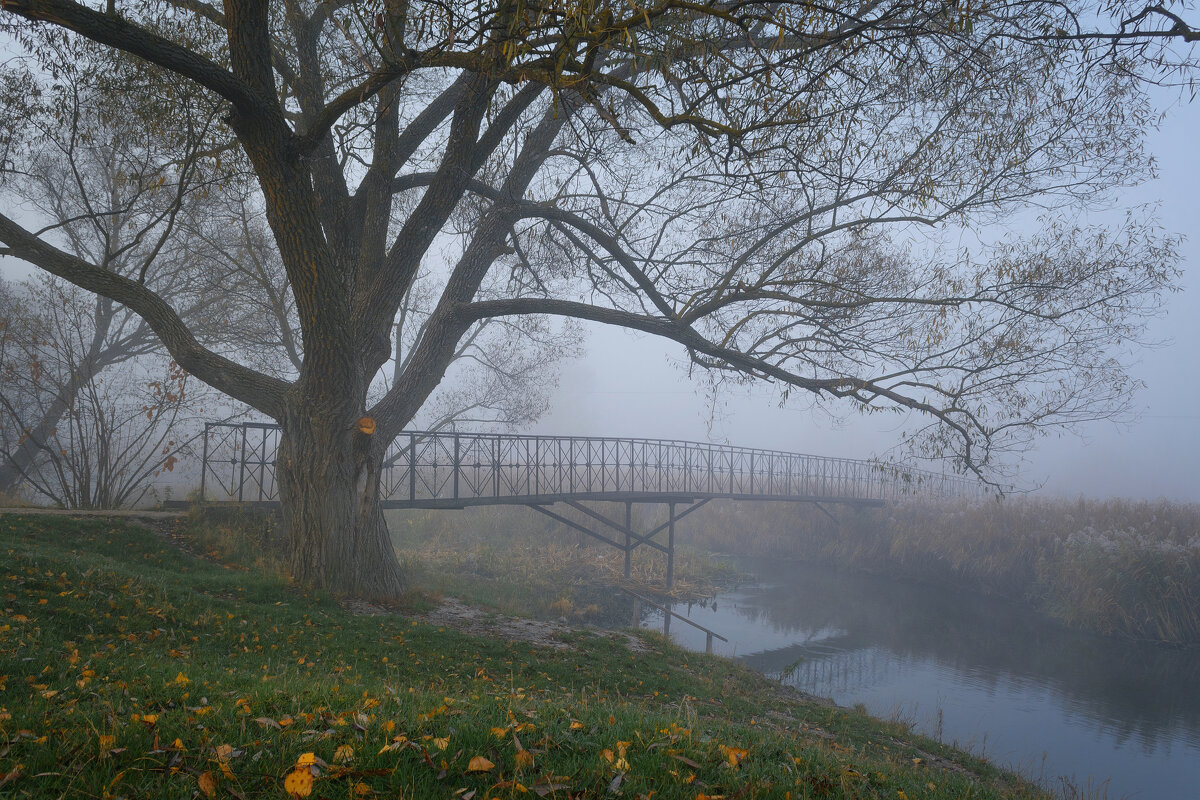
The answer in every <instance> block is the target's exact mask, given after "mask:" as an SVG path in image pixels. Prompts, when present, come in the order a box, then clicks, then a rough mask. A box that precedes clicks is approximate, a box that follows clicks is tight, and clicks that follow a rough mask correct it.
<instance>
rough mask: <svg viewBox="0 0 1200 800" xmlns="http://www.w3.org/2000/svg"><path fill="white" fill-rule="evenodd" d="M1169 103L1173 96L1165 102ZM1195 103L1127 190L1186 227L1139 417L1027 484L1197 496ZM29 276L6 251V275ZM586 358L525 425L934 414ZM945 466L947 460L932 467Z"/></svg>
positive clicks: (834, 450)
mask: <svg viewBox="0 0 1200 800" xmlns="http://www.w3.org/2000/svg"><path fill="white" fill-rule="evenodd" d="M1163 102H1164V103H1167V102H1169V99H1164V100H1163ZM1197 130H1200V104H1197V103H1196V102H1193V103H1190V104H1188V103H1182V104H1180V103H1177V104H1176V105H1175V106H1174V107H1173V108H1171V110H1170V111H1169V112H1167V114H1166V116H1165V117H1164V121H1163V124H1162V126H1161V128H1160V129H1159V130H1158V131H1156V132H1152V133H1151V134H1149V136H1148V149H1149V151H1150V152H1151V153H1153V154H1154V156H1155V158H1156V161H1157V163H1158V169H1159V173H1160V175H1159V177H1158V179H1156V180H1154V181H1151V182H1149V183H1147V184H1145V185H1143V186H1140V187H1137V188H1136V189H1135V190H1133V191H1132V192H1130V193H1129V195H1128V197H1127V200H1129V201H1131V202H1132V203H1138V204H1158V205H1159V212H1158V216H1159V221H1160V223H1161V225H1162V227H1163V228H1164V229H1165V230H1166V231H1168V232H1171V233H1179V234H1183V235H1184V236H1185V237H1187V238H1186V239H1185V241H1184V243H1183V246H1182V248H1181V253H1182V256H1183V258H1182V263H1181V268H1182V270H1183V275H1182V278H1181V279H1180V281H1179V282H1178V288H1179V289H1180V291H1179V292H1177V293H1175V294H1172V295H1171V296H1169V297H1168V298H1167V299H1166V303H1165V308H1166V313H1165V314H1164V315H1163V316H1162V318H1160V319H1158V320H1155V321H1153V322H1152V323H1151V325H1150V326H1149V331H1148V336H1147V339H1148V340H1149V341H1151V342H1155V343H1156V344H1155V345H1154V346H1152V347H1146V348H1137V349H1134V350H1131V351H1130V352H1128V353H1126V354H1125V355H1124V358H1125V360H1126V361H1127V362H1129V363H1131V364H1132V367H1131V372H1132V374H1133V375H1134V376H1135V377H1136V378H1137V379H1139V380H1140V381H1142V382H1143V383H1144V384H1146V386H1145V388H1144V389H1143V390H1142V391H1141V392H1139V394H1138V396H1137V398H1136V400H1135V407H1136V409H1137V416H1136V418H1135V419H1132V420H1131V421H1128V422H1124V423H1120V424H1117V423H1113V422H1110V421H1105V422H1098V423H1093V424H1089V425H1083V426H1080V427H1079V428H1077V429H1075V430H1072V431H1066V430H1064V431H1061V432H1059V433H1058V434H1051V435H1050V436H1047V437H1045V438H1043V439H1042V440H1040V441H1039V442H1038V444H1037V446H1036V447H1035V449H1033V450H1032V451H1030V452H1028V453H1026V454H1025V455H1024V457H1023V461H1021V462H1019V463H1018V468H1017V470H1016V478H1015V482H1016V483H1017V485H1018V488H1020V489H1022V490H1032V491H1037V492H1040V493H1044V494H1051V495H1059V496H1068V497H1071V496H1076V495H1085V496H1089V497H1128V498H1144V499H1157V498H1165V499H1169V500H1178V501H1191V502H1200V480H1198V478H1200V447H1198V445H1200V408H1198V407H1197V403H1196V389H1197V386H1196V382H1197V379H1196V372H1197V367H1198V366H1200V355H1198V348H1200V292H1198V291H1197V283H1198V282H1197V278H1196V276H1197V270H1198V269H1200V238H1197V237H1196V235H1195V232H1196V231H1197V230H1198V229H1200V201H1197V199H1196V197H1195V191H1196V185H1197V183H1198V182H1200V152H1198V151H1197V148H1196V147H1195V146H1194V139H1195V131H1197ZM33 273H34V270H33V269H31V268H30V267H29V266H28V265H27V264H25V263H24V262H21V261H18V260H16V259H13V258H5V257H3V256H0V277H3V278H5V279H7V280H21V279H24V278H26V277H28V276H30V275H32V274H33ZM587 333H588V338H587V343H586V348H587V354H586V356H585V357H583V358H580V359H577V360H572V361H568V362H565V363H564V364H563V366H562V370H561V374H560V380H559V386H558V390H557V392H556V393H555V394H554V395H553V396H552V398H551V402H550V408H549V411H548V412H547V413H546V414H545V415H544V416H543V417H542V418H541V419H540V420H539V421H538V422H537V423H536V424H535V425H534V426H533V427H532V428H531V429H530V432H536V433H544V434H556V435H571V434H578V435H593V436H636V437H646V438H668V439H687V440H694V441H712V442H721V443H728V444H735V445H741V446H748V447H769V448H776V449H781V450H790V451H794V452H802V453H812V454H816V455H826V456H838V457H848V458H872V457H878V456H886V455H889V454H890V455H896V456H902V455H903V451H902V450H900V449H898V448H900V447H901V446H902V433H903V431H905V430H906V429H908V430H916V429H918V428H920V427H922V426H923V425H925V424H926V423H927V421H926V420H924V419H922V418H921V417H920V416H919V415H917V414H913V413H899V414H898V413H890V412H889V413H882V414H877V415H871V416H866V415H862V414H859V413H857V412H855V411H854V410H853V409H852V408H850V406H849V404H841V405H838V404H831V405H829V406H827V407H823V408H814V407H813V406H812V403H811V400H810V399H809V398H805V397H804V396H802V395H797V394H793V396H792V399H791V401H790V402H789V403H788V404H787V405H786V406H783V407H781V405H780V402H779V392H778V390H777V389H776V388H774V387H771V386H769V385H761V384H756V385H743V386H735V387H732V388H725V389H723V390H722V391H721V392H720V393H719V394H718V395H717V398H716V402H715V403H714V402H712V400H711V398H710V393H709V392H708V391H707V389H706V383H705V381H704V379H703V376H702V375H696V376H689V370H688V365H687V362H686V353H685V352H684V351H683V348H682V347H680V346H678V345H676V344H674V343H672V342H667V341H665V340H661V339H657V338H655V337H651V336H646V335H642V334H636V333H632V332H628V331H624V330H620V329H615V328H609V327H605V326H600V325H591V326H590V327H588V328H587ZM927 466H929V467H931V468H932V469H935V470H937V469H940V467H939V465H937V464H932V465H927Z"/></svg>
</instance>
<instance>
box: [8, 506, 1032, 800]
mask: <svg viewBox="0 0 1200 800" xmlns="http://www.w3.org/2000/svg"><path fill="white" fill-rule="evenodd" d="M0 552H3V553H4V567H3V571H4V587H5V589H4V591H5V594H4V602H3V619H2V620H0V676H3V677H2V678H0V796H3V797H6V798H8V797H13V798H24V797H29V798H36V797H68V798H74V797H78V798H84V797H86V798H101V797H103V798H117V797H129V798H140V797H145V798H171V797H179V798H184V797H186V798H195V797H202V798H216V797H222V798H223V797H232V798H278V799H280V800H283V799H284V798H287V797H288V794H289V791H291V792H292V793H293V795H294V796H304V795H309V796H312V797H328V798H333V797H345V798H369V797H408V798H425V797H447V798H449V797H459V798H464V800H467V799H469V798H475V799H476V800H484V799H485V798H491V797H501V798H509V797H530V796H537V797H559V798H567V797H604V796H614V797H616V796H623V797H628V798H635V797H649V796H651V795H653V797H655V798H688V800H695V799H696V798H701V797H721V796H724V797H730V798H732V797H788V796H791V797H855V798H905V797H908V798H917V797H922V798H933V799H934V800H936V799H938V798H962V797H972V798H1016V797H1022V798H1024V797H1044V796H1045V795H1044V794H1042V793H1041V792H1040V791H1039V790H1038V789H1036V788H1034V787H1031V786H1029V785H1027V784H1024V783H1022V782H1021V781H1019V780H1018V779H1016V778H1014V777H1012V776H1010V775H1007V774H1004V773H1001V772H999V771H997V770H995V769H994V768H992V767H991V766H989V765H988V764H986V763H984V762H982V761H979V760H977V759H974V758H971V757H969V756H966V755H963V754H961V753H957V752H955V751H953V750H951V749H949V748H945V747H942V746H941V745H938V744H936V743H934V742H930V741H927V740H924V739H921V738H919V737H914V736H911V735H909V734H908V733H907V732H906V731H905V730H904V729H902V728H900V727H898V726H896V725H890V724H887V723H882V722H879V721H876V720H873V719H871V718H869V717H866V716H864V715H861V714H858V713H856V712H854V711H850V710H844V709H837V708H831V707H828V706H824V705H822V704H819V703H816V702H811V701H809V700H807V699H805V698H803V697H800V696H798V695H795V694H793V693H789V692H787V691H785V690H783V689H782V688H780V687H778V686H776V685H774V684H772V683H770V682H768V681H767V680H765V679H763V678H761V677H759V676H758V675H756V674H755V673H753V672H751V671H749V670H747V669H743V668H741V667H740V666H738V665H737V664H735V663H733V662H731V661H728V660H725V659H720V658H712V657H705V656H700V655H696V654H693V653H687V652H684V651H681V650H678V649H677V648H675V647H673V646H671V645H670V644H669V643H668V642H665V641H663V640H662V639H661V638H657V637H653V636H648V637H646V638H643V639H641V640H635V643H636V642H637V641H640V642H641V644H640V645H639V649H641V650H643V652H636V651H635V650H634V649H631V647H630V646H629V643H628V642H627V641H626V638H625V637H624V636H621V635H611V636H610V635H605V634H602V633H599V632H595V631H589V630H573V631H567V632H563V633H561V634H559V635H558V636H557V637H556V638H555V639H554V641H550V642H544V643H543V644H542V645H535V644H532V643H529V642H525V641H521V640H520V639H518V638H516V637H513V636H505V637H492V636H486V635H485V636H479V635H475V636H468V635H466V634H463V633H461V632H458V631H456V630H454V629H451V628H449V627H445V626H435V625H431V624H428V623H426V622H423V621H421V617H420V616H419V614H417V613H416V612H415V611H414V610H413V609H409V610H408V611H406V612H405V611H401V612H400V613H388V614H379V615H373V616H368V615H356V614H351V613H349V612H347V611H345V610H344V609H343V608H341V607H340V606H338V605H337V604H335V603H333V602H332V601H330V600H329V599H327V598H319V597H309V596H304V595H302V594H300V593H298V592H296V591H295V590H293V589H291V588H289V586H288V585H287V582H286V580H285V579H284V578H282V577H281V576H278V575H272V574H270V573H269V572H268V573H266V574H264V573H263V572H261V571H259V570H253V571H250V570H242V569H235V568H232V567H229V566H222V565H220V564H218V563H215V562H213V561H210V560H206V559H201V558H196V557H192V556H189V555H185V554H184V553H182V552H181V551H180V550H179V549H177V548H176V547H175V546H173V545H172V544H170V543H167V542H166V541H164V539H163V538H162V537H160V536H159V535H156V534H154V533H151V532H148V531H146V530H144V529H141V528H138V527H134V526H129V525H126V524H124V523H118V522H113V521H107V520H97V519H89V520H76V519H67V518H48V517H47V518H38V517H33V516H20V515H6V516H0Z"/></svg>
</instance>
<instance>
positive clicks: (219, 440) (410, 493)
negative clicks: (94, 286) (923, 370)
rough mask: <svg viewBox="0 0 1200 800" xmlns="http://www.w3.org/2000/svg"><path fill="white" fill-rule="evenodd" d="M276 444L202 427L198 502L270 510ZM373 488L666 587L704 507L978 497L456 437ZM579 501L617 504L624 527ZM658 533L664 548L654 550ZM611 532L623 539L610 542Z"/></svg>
mask: <svg viewBox="0 0 1200 800" xmlns="http://www.w3.org/2000/svg"><path fill="white" fill-rule="evenodd" d="M279 437H280V428H279V426H278V425H274V424H270V423H259V422H241V423H209V424H207V425H205V430H204V449H203V471H202V477H201V484H200V489H201V491H200V493H201V498H202V499H203V500H205V501H208V502H222V501H235V502H243V503H256V504H275V503H278V501H279V495H278V489H277V484H276V481H275V453H276V451H277V449H278V446H279ZM381 480H382V486H381V491H380V494H381V497H382V504H383V506H384V508H397V509H408V508H443V509H453V508H466V507H468V506H482V505H501V504H504V505H525V506H529V507H530V508H532V509H534V510H536V511H538V512H540V513H542V514H545V515H546V516H549V517H551V518H553V519H555V520H557V521H559V522H561V523H563V524H564V525H567V526H569V527H571V528H574V529H576V530H579V531H581V532H583V533H585V534H587V535H589V536H592V537H594V538H597V539H600V540H601V541H604V542H606V543H608V544H610V545H612V546H613V547H617V548H619V549H622V550H624V551H625V570H626V576H627V577H628V574H629V558H630V554H631V552H632V551H633V550H634V549H635V548H637V547H639V546H641V545H645V546H648V547H651V548H654V549H657V550H660V551H662V552H663V553H665V554H666V555H667V560H668V566H667V583H668V586H669V585H670V584H671V583H672V576H673V564H674V551H675V542H674V539H675V536H674V534H675V523H676V522H677V521H679V520H680V519H682V518H683V517H684V516H686V515H688V514H690V513H691V512H693V511H695V510H697V509H698V508H700V507H701V506H703V505H704V504H705V503H707V502H709V501H710V500H714V499H720V498H728V499H733V500H776V501H792V502H811V503H816V504H818V506H819V507H821V509H822V510H823V511H825V508H824V505H822V504H835V503H836V504H845V505H852V506H877V505H883V504H885V503H887V502H891V501H898V500H902V499H929V500H933V499H959V498H963V499H975V498H978V497H980V496H981V495H982V489H981V486H980V484H979V483H978V482H976V481H974V480H971V479H967V478H963V477H961V476H956V475H944V474H940V473H936V472H931V471H928V470H922V469H916V468H913V467H908V466H903V465H895V464H885V463H881V462H877V461H868V460H860V459H851V458H830V457H826V456H813V455H803V454H800V453H789V452H785V451H781V450H765V449H758V448H749V447H732V446H729V445H719V444H707V443H702V442H686V441H676V440H667V439H624V438H610V437H585V436H530V435H516V434H505V433H467V432H461V431H437V432H429V431H405V432H403V433H401V434H400V435H399V436H397V437H396V438H395V439H394V440H393V441H392V442H391V444H390V445H389V447H388V450H387V453H386V455H385V458H384V468H383V473H382V479H381ZM588 502H618V503H624V504H625V514H624V520H623V521H622V520H621V519H613V518H612V517H611V516H609V515H608V514H606V513H603V512H602V511H599V510H597V509H596V508H594V507H592V506H589V505H585V503H588ZM634 503H659V504H665V505H666V506H667V508H668V519H667V521H666V522H664V523H663V524H661V525H659V526H657V527H655V528H653V529H652V530H649V531H636V530H634V529H633V526H632V507H633V504H634ZM556 504H564V505H565V506H567V507H568V508H570V509H573V513H572V514H571V515H570V516H565V515H564V514H563V513H560V512H559V510H555V509H553V508H552V507H553V506H555V505H556ZM681 505H682V506H683V508H682V509H681V510H678V511H677V508H678V507H679V506H681ZM562 510H563V511H566V509H562ZM825 513H826V514H828V513H829V512H828V511H825ZM572 517H573V518H572ZM597 523H598V524H599V526H600V527H601V529H602V530H603V532H601V531H597V530H596V524H597ZM664 530H665V531H667V533H668V536H667V542H666V543H665V544H662V543H660V542H658V541H655V537H656V536H657V535H658V534H659V533H661V532H663V531H664ZM613 532H615V533H616V534H618V537H620V536H623V539H622V538H615V539H614V538H611V534H612V533H613Z"/></svg>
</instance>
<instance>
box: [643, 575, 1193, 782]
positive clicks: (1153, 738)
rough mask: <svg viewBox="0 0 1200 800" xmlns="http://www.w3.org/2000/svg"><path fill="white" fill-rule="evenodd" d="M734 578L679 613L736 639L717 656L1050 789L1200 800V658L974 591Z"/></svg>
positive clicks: (686, 637)
mask: <svg viewBox="0 0 1200 800" xmlns="http://www.w3.org/2000/svg"><path fill="white" fill-rule="evenodd" d="M739 566H740V567H741V568H742V569H744V570H746V571H747V572H749V573H750V574H752V575H754V576H755V577H756V581H757V582H756V584H755V585H753V586H749V587H742V588H740V589H738V590H737V591H735V592H731V593H728V594H725V595H722V596H719V597H717V598H716V600H715V602H714V603H712V604H710V605H708V606H707V607H701V606H699V605H693V606H691V607H690V608H688V607H686V606H677V607H676V609H675V610H676V611H677V612H679V613H684V614H686V615H687V616H689V617H690V618H691V619H693V620H695V621H696V622H697V623H699V624H701V625H704V626H705V627H707V628H710V629H712V630H714V631H716V632H717V633H719V634H721V635H723V636H726V637H727V638H728V639H729V642H728V643H727V644H725V643H722V642H720V641H717V642H715V643H714V645H715V646H714V650H715V652H718V653H722V654H725V655H730V656H734V657H736V658H739V659H741V660H742V661H744V662H745V663H746V664H748V665H750V666H752V667H754V668H755V669H757V670H759V671H761V672H763V673H766V674H768V675H772V676H775V677H778V678H780V679H781V680H783V681H785V682H786V683H789V684H791V685H793V686H796V687H797V688H799V689H802V690H804V691H806V692H810V693H812V694H815V695H819V696H822V697H829V698H832V699H833V700H834V701H836V702H837V703H838V704H840V705H844V706H852V705H855V704H857V703H861V704H863V705H864V706H865V707H866V708H867V710H868V711H870V712H871V713H872V714H874V715H875V716H879V717H884V718H898V719H900V720H903V721H906V722H910V723H912V724H913V725H914V726H915V729H916V730H918V731H919V732H921V733H924V734H926V735H929V736H932V737H934V738H939V739H941V740H942V741H945V742H951V743H955V744H957V745H959V746H960V747H963V748H965V749H967V750H969V751H971V752H974V753H976V754H982V755H984V756H986V757H987V758H988V759H990V760H992V761H993V762H995V763H998V764H1004V765H1007V766H1009V767H1011V768H1013V769H1016V770H1018V771H1020V772H1021V773H1022V774H1024V775H1026V776H1027V777H1031V778H1033V779H1036V780H1039V781H1041V782H1042V783H1044V784H1045V785H1047V786H1048V787H1050V788H1054V789H1059V790H1061V789H1063V788H1064V786H1065V785H1067V784H1070V785H1073V786H1075V787H1077V788H1079V789H1089V790H1090V792H1091V793H1085V794H1083V795H1082V796H1086V797H1104V796H1107V797H1109V798H1120V797H1131V798H1146V799H1148V800H1150V799H1152V800H1174V799H1175V798H1179V800H1191V799H1192V798H1200V650H1196V649H1191V650H1185V649H1173V648H1166V647H1160V646H1156V645H1152V644H1142V643H1136V642H1123V641H1119V640H1114V639H1109V638H1106V637H1101V636H1095V635H1091V634H1085V633H1079V632H1075V631H1069V630H1065V629H1063V628H1062V627H1060V626H1057V625H1055V624H1053V623H1050V622H1048V621H1046V620H1044V619H1042V618H1040V617H1038V616H1037V615H1035V614H1032V613H1030V612H1029V611H1028V610H1026V609H1023V608H1020V607H1017V606H1015V605H1014V604H1011V603H1007V602H1004V601H1000V600H994V599H988V598H981V597H977V596H975V595H972V594H970V593H968V592H962V591H953V590H944V589H930V588H928V587H922V586H914V585H913V584H910V583H905V582H900V581H893V580H887V579H881V578H878V577H870V576H864V575H860V574H857V573H853V572H846V571H839V570H834V569H830V568H828V567H813V566H807V565H804V564H799V563H786V562H780V561H767V560H749V559H748V560H744V561H740V562H739ZM656 623H657V625H658V626H660V627H661V624H662V623H661V617H659V618H658V619H657V620H654V619H653V618H652V619H651V620H649V621H648V622H647V623H646V624H647V625H650V626H654V625H655V624H656ZM671 635H672V638H674V639H675V640H676V641H677V642H679V643H681V644H683V645H684V646H686V647H690V648H693V649H697V650H703V649H704V644H705V642H704V639H705V637H704V634H703V633H702V632H700V631H698V630H696V629H694V628H691V627H690V626H688V625H685V624H682V623H680V622H679V621H678V620H676V621H675V622H674V623H673V624H672V626H671ZM1105 791H1107V795H1105V794H1104V792H1105Z"/></svg>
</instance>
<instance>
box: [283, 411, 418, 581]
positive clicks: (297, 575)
mask: <svg viewBox="0 0 1200 800" xmlns="http://www.w3.org/2000/svg"><path fill="white" fill-rule="evenodd" d="M288 416H289V418H288V419H285V420H281V421H280V422H281V424H282V427H283V431H282V437H281V440H280V445H279V456H278V460H277V463H276V479H277V481H278V484H279V499H280V500H281V501H282V502H283V523H284V528H285V530H286V536H287V541H288V551H289V555H290V561H291V564H290V566H291V573H292V578H293V579H294V580H295V581H296V582H297V583H298V584H300V585H302V586H306V587H311V588H315V589H324V590H326V591H329V592H331V593H333V594H335V595H349V596H353V597H359V598H362V599H367V600H380V601H390V600H394V599H396V598H397V597H398V596H399V595H400V593H401V592H402V591H403V590H404V587H405V581H404V576H403V574H402V572H401V569H400V565H399V563H398V562H397V560H396V554H395V551H394V550H393V549H392V544H391V539H390V537H389V535H388V529H387V523H386V522H385V521H384V518H383V509H382V507H381V506H380V504H379V478H380V474H381V472H382V468H383V451H384V449H385V448H384V447H383V445H382V444H380V443H377V442H375V441H373V440H374V439H375V438H376V437H375V436H374V435H368V434H364V433H362V432H361V431H359V430H358V429H357V427H356V426H355V425H354V424H353V423H351V422H347V421H346V420H334V419H322V418H321V417H323V416H324V415H319V414H311V413H297V414H290V415H288Z"/></svg>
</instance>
